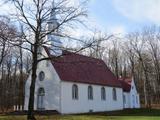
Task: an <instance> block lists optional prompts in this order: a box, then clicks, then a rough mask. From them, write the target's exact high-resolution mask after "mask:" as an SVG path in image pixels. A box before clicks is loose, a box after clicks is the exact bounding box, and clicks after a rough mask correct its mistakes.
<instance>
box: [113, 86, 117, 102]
mask: <svg viewBox="0 0 160 120" xmlns="http://www.w3.org/2000/svg"><path fill="white" fill-rule="evenodd" d="M112 95H113V100H115V101H116V100H117V93H116V89H115V88H113V90H112Z"/></svg>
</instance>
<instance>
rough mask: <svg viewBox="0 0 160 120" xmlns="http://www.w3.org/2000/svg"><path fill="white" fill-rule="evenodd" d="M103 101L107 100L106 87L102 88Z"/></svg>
mask: <svg viewBox="0 0 160 120" xmlns="http://www.w3.org/2000/svg"><path fill="white" fill-rule="evenodd" d="M101 100H103V101H105V100H106V89H105V87H101Z"/></svg>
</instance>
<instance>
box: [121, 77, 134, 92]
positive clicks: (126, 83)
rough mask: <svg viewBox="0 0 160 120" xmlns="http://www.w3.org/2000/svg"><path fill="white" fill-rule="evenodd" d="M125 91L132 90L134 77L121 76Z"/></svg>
mask: <svg viewBox="0 0 160 120" xmlns="http://www.w3.org/2000/svg"><path fill="white" fill-rule="evenodd" d="M119 81H120V82H121V85H122V88H123V91H124V92H130V90H131V82H132V78H119Z"/></svg>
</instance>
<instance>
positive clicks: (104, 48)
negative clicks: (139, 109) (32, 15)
mask: <svg viewBox="0 0 160 120" xmlns="http://www.w3.org/2000/svg"><path fill="white" fill-rule="evenodd" d="M19 31H20V30H17V28H16V27H15V25H13V24H11V22H10V20H9V19H8V18H6V17H0V50H1V52H0V111H1V112H6V111H10V110H13V109H15V108H14V106H16V108H17V109H23V104H24V85H25V81H26V79H27V77H28V75H29V72H30V70H31V63H32V60H31V58H32V57H31V55H30V54H29V53H28V52H27V51H25V49H23V46H21V44H19V45H18V46H17V45H16V46H15V45H14V42H13V41H16V40H17V41H20V43H21V39H22V38H21V32H19ZM90 40H91V42H90V43H92V44H91V45H90V47H86V49H85V50H83V54H86V55H89V56H91V57H95V58H100V59H103V60H104V61H105V63H106V64H107V66H108V67H109V68H110V69H111V70H112V71H113V73H114V74H115V76H116V77H117V78H118V77H120V76H121V77H131V76H133V77H134V78H135V82H136V85H137V90H138V92H139V93H140V98H141V103H142V104H144V105H145V106H146V107H151V105H152V104H159V103H160V101H159V100H160V48H159V45H160V29H159V28H158V27H156V26H152V27H146V28H144V29H141V31H139V32H133V33H129V34H127V35H125V36H116V35H110V36H108V35H102V34H100V33H95V34H94V35H93V36H91V39H90ZM94 41H95V42H94ZM19 46H21V47H19ZM25 47H26V46H25ZM81 52H82V51H81Z"/></svg>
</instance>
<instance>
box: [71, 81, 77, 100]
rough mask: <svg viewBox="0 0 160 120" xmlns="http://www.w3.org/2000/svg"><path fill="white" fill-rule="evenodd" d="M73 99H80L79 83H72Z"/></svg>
mask: <svg viewBox="0 0 160 120" xmlns="http://www.w3.org/2000/svg"><path fill="white" fill-rule="evenodd" d="M72 99H73V100H78V99H79V95H78V85H76V84H73V85H72Z"/></svg>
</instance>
